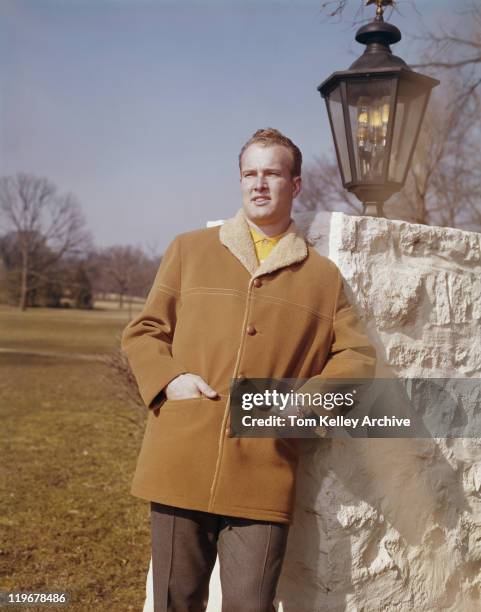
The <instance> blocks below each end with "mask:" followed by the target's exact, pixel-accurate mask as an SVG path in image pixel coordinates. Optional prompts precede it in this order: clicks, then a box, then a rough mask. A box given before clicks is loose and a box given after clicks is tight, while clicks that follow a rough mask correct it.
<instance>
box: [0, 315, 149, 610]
mask: <svg viewBox="0 0 481 612" xmlns="http://www.w3.org/2000/svg"><path fill="white" fill-rule="evenodd" d="M125 318H126V317H125V315H123V313H122V314H121V315H119V313H115V312H95V311H93V312H78V311H77V312H76V311H48V310H31V311H27V312H26V313H19V312H17V311H13V310H9V309H5V308H2V309H1V310H0V329H1V331H0V347H2V348H4V347H8V348H10V349H17V350H18V351H22V350H39V351H43V350H48V351H52V352H56V353H64V354H65V356H64V357H62V356H55V357H52V356H45V355H33V354H22V353H13V352H12V353H0V371H1V378H0V418H1V421H2V427H1V430H0V446H1V450H2V462H1V465H2V468H1V472H0V474H1V479H0V527H1V532H2V543H1V545H0V572H1V582H0V590H3V591H5V590H23V591H59V590H65V591H68V592H69V593H70V596H71V600H70V603H69V604H68V605H65V606H55V607H54V606H48V605H44V606H41V607H40V606H37V607H35V606H28V607H26V606H23V607H21V608H17V609H21V610H43V611H45V610H49V609H52V610H58V611H61V610H69V611H70V610H75V611H77V610H78V611H82V612H87V611H97V610H109V611H114V612H117V611H118V612H123V611H124V610H125V611H128V610H132V611H139V610H142V604H143V599H144V589H145V577H146V569H147V564H148V561H149V558H150V548H149V512H148V504H147V503H146V502H142V501H141V500H137V499H135V498H134V497H132V496H131V495H130V493H129V487H130V481H131V478H132V475H133V470H134V467H135V461H136V457H137V452H138V449H139V446H140V442H141V438H142V433H143V420H142V417H141V415H140V413H139V412H138V411H137V410H136V409H135V408H134V407H132V405H129V403H128V402H127V401H125V400H123V399H121V398H120V397H119V396H118V389H119V385H118V384H117V383H116V382H115V380H112V379H111V378H110V377H109V371H108V368H107V366H105V365H104V364H103V363H101V362H98V361H95V360H88V359H77V358H75V357H72V353H83V354H85V355H88V354H90V353H92V354H98V353H106V352H109V351H110V350H112V349H113V348H114V347H115V345H116V342H117V340H116V337H117V336H118V334H119V333H120V331H121V329H122V328H123V327H124V325H125V322H126V321H125ZM9 609H15V608H13V607H11V608H9Z"/></svg>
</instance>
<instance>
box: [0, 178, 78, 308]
mask: <svg viewBox="0 0 481 612" xmlns="http://www.w3.org/2000/svg"><path fill="white" fill-rule="evenodd" d="M0 214H1V222H2V225H4V226H5V227H4V229H6V231H8V232H10V234H11V235H13V236H14V238H15V243H16V247H17V249H18V252H19V254H20V271H21V273H20V298H19V307H20V308H21V309H22V310H25V309H26V307H27V303H28V302H27V298H28V293H29V291H31V290H32V289H34V288H36V287H37V286H38V285H39V284H40V283H41V281H42V277H43V275H44V273H45V272H46V270H47V269H48V268H49V267H51V266H52V265H53V264H55V263H56V262H58V261H59V260H60V259H61V258H62V257H63V256H64V255H66V254H68V253H73V252H75V251H78V250H79V249H81V248H83V247H84V246H85V245H86V244H87V243H88V241H89V234H88V232H87V231H86V229H85V220H84V217H83V215H82V212H81V210H80V206H79V204H78V203H77V201H76V200H75V198H74V196H73V195H72V194H66V195H61V194H59V193H58V191H57V187H56V186H55V185H54V184H53V183H52V182H51V181H49V180H48V179H46V178H43V177H36V176H33V175H31V174H26V173H18V174H16V175H15V176H5V177H1V178H0ZM39 253H41V254H42V255H41V257H40V256H38V254H39Z"/></svg>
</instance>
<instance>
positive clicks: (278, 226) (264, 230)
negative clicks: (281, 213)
mask: <svg viewBox="0 0 481 612" xmlns="http://www.w3.org/2000/svg"><path fill="white" fill-rule="evenodd" d="M246 221H247V223H248V224H249V225H250V226H251V227H253V228H254V229H255V230H257V231H258V232H260V233H261V234H265V235H266V236H269V237H272V236H278V235H279V234H282V233H284V232H285V231H286V230H287V228H288V227H289V225H290V224H291V219H290V218H289V219H287V221H286V220H283V221H280V222H279V223H273V224H272V225H256V224H255V223H252V221H250V220H249V219H247V218H246Z"/></svg>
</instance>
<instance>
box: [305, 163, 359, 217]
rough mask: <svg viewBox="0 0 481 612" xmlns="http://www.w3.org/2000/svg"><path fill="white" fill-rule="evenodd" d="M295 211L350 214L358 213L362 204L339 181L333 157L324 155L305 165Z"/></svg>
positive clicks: (337, 169) (339, 177)
mask: <svg viewBox="0 0 481 612" xmlns="http://www.w3.org/2000/svg"><path fill="white" fill-rule="evenodd" d="M294 210H295V211H296V212H314V211H316V210H328V211H334V210H339V211H343V212H347V213H350V214H356V213H360V212H361V211H362V204H361V202H359V200H358V199H357V198H356V196H354V195H353V194H351V193H349V192H348V191H346V190H345V189H344V188H343V186H342V183H341V176H340V174H339V168H338V165H337V162H336V159H335V157H334V154H332V155H331V157H328V156H326V155H324V156H323V157H320V158H316V159H314V161H313V162H311V163H310V164H307V165H306V168H305V170H304V171H303V173H302V189H301V193H300V195H299V197H298V198H297V200H296V202H295V204H294Z"/></svg>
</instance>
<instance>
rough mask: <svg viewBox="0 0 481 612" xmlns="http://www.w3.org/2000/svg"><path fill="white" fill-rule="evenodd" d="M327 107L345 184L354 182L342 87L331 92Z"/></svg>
mask: <svg viewBox="0 0 481 612" xmlns="http://www.w3.org/2000/svg"><path fill="white" fill-rule="evenodd" d="M327 105H328V109H329V113H330V116H331V121H332V128H333V132H334V134H333V136H334V140H335V143H336V149H337V154H338V160H339V164H340V166H341V171H342V177H343V181H344V182H345V183H349V182H350V181H351V180H352V174H351V168H350V165H349V153H348V149H347V138H346V127H345V125H344V115H343V112H342V100H341V87H340V85H338V86H337V87H336V88H335V89H333V90H332V91H331V93H330V94H329V97H328V98H327Z"/></svg>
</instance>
